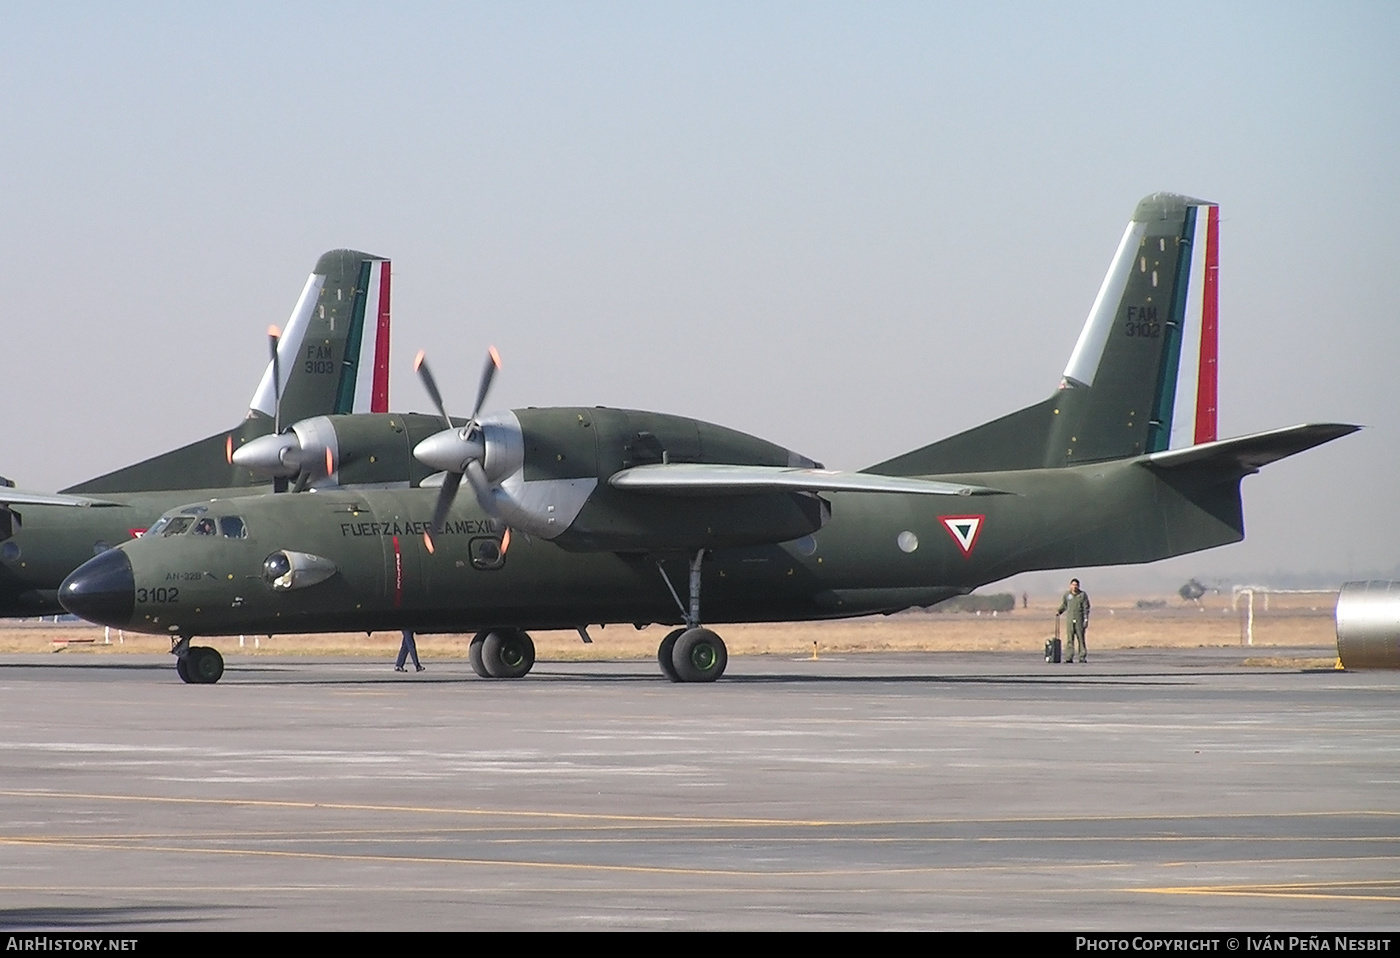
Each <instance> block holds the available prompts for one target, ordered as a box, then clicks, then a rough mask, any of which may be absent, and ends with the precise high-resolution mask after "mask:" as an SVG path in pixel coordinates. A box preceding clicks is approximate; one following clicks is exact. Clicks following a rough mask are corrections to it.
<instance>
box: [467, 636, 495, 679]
mask: <svg viewBox="0 0 1400 958" xmlns="http://www.w3.org/2000/svg"><path fill="white" fill-rule="evenodd" d="M490 634H491V633H489V632H478V633H477V634H476V635H475V636H473V638H472V643H471V645H469V646H467V661H468V662H470V663H471V664H472V671H473V672H475V673H476V674H477V675H479V676H481V677H482V678H483V679H489V678H490V677H491V673H490V672H488V671H486V663H485V662H483V661H482V660H481V647H482V646H483V645H485V644H486V636H488V635H490Z"/></svg>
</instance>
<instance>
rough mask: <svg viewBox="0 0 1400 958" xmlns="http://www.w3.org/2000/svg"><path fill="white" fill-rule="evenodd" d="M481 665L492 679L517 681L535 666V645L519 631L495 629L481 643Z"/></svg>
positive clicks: (527, 636)
mask: <svg viewBox="0 0 1400 958" xmlns="http://www.w3.org/2000/svg"><path fill="white" fill-rule="evenodd" d="M481 663H482V665H483V666H485V668H486V672H487V674H488V675H490V676H491V678H493V679H518V678H522V677H523V676H525V675H526V674H528V673H529V671H530V669H531V668H533V667H534V665H535V643H534V642H533V641H532V640H531V639H530V636H529V635H528V634H527V633H525V632H522V631H520V630H519V629H497V630H495V631H493V632H488V633H487V634H486V639H485V640H484V641H483V642H482V643H481Z"/></svg>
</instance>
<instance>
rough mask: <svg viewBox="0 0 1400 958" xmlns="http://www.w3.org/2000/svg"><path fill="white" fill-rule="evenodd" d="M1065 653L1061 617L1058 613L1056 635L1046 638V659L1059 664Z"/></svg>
mask: <svg viewBox="0 0 1400 958" xmlns="http://www.w3.org/2000/svg"><path fill="white" fill-rule="evenodd" d="M1063 653H1064V648H1063V646H1061V645H1060V617H1059V616H1058V615H1057V616H1055V637H1054V638H1053V639H1046V640H1045V661H1047V662H1054V663H1055V664H1056V665H1058V664H1059V662H1060V656H1061V655H1062V654H1063Z"/></svg>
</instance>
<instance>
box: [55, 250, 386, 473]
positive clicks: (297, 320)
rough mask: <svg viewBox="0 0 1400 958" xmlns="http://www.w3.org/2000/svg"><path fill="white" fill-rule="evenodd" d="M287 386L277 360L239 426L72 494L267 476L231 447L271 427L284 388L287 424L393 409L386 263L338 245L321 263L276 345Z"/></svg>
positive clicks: (282, 413)
mask: <svg viewBox="0 0 1400 958" xmlns="http://www.w3.org/2000/svg"><path fill="white" fill-rule="evenodd" d="M276 366H277V368H278V369H279V370H280V371H281V380H282V381H281V389H280V390H278V389H276V388H274V384H273V375H274V373H273V369H274V366H273V363H272V362H271V361H270V360H269V362H268V364H267V369H266V370H265V371H264V373H263V375H262V379H261V380H260V381H259V383H258V387H257V389H256V391H255V392H254V393H253V399H252V402H251V403H250V404H249V409H248V415H247V417H246V418H245V419H244V420H243V422H241V423H240V424H239V425H238V426H236V427H234V428H233V429H232V430H229V431H226V432H220V433H216V434H214V435H212V436H209V437H208V438H205V439H201V440H199V441H198V442H193V443H190V444H189V445H187V446H182V447H181V448H179V449H175V450H173V451H171V452H167V453H164V454H162V455H159V456H156V457H155V458H153V459H147V460H145V461H144V462H139V463H136V464H135V465H132V466H127V467H125V468H124V469H118V470H117V471H116V472H110V473H107V474H106V475H104V476H98V477H97V478H96V479H89V480H88V481H87V482H82V483H79V484H78V485H75V486H70V487H69V488H68V489H65V490H63V491H64V492H70V493H113V492H147V491H153V490H160V489H225V488H239V487H244V486H254V485H263V484H264V483H265V482H266V479H265V478H263V477H259V476H255V475H253V474H251V473H249V472H248V470H246V469H244V468H242V467H239V466H235V465H233V462H232V451H233V450H234V449H237V448H239V447H240V446H242V445H243V444H244V443H246V442H248V441H249V440H251V439H255V438H257V437H258V436H265V435H267V434H268V433H271V432H272V429H273V423H274V420H275V419H276V418H277V412H278V411H277V408H276V400H275V396H276V395H277V394H278V393H279V392H280V394H281V416H280V418H281V421H282V422H283V423H293V422H297V421H299V420H302V419H310V418H312V417H314V416H330V415H336V414H340V413H352V412H388V411H389V260H387V259H385V258H383V257H380V256H373V255H371V254H369V253H361V252H357V251H355V250H345V249H341V250H332V251H331V252H329V253H326V254H324V255H323V256H322V257H321V258H320V259H319V260H317V262H316V268H315V269H314V270H313V271H312V273H311V276H310V277H309V278H308V279H307V281H306V285H305V286H304V287H303V288H302V291H301V296H300V297H299V298H298V299H297V304H296V306H295V308H293V310H292V314H291V316H290V317H289V318H288V320H287V323H286V326H285V328H284V330H283V332H282V336H281V338H280V340H279V342H278V347H277V364H276Z"/></svg>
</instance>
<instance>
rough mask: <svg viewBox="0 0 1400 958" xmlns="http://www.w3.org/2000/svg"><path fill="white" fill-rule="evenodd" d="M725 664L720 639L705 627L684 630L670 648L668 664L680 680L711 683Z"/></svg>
mask: <svg viewBox="0 0 1400 958" xmlns="http://www.w3.org/2000/svg"><path fill="white" fill-rule="evenodd" d="M728 664H729V650H728V649H726V648H725V647H724V640H723V639H721V638H720V637H719V636H717V635H715V634H714V633H713V632H711V631H710V630H709V629H702V628H694V629H686V630H685V631H684V632H682V633H681V634H680V635H679V636H677V637H676V644H675V646H674V647H673V648H672V649H671V667H672V668H674V669H675V670H676V677H677V679H678V680H679V681H681V682H713V681H714V680H715V679H717V678H719V677H720V676H721V675H723V674H724V667H725V666H726V665H728Z"/></svg>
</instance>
